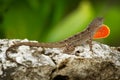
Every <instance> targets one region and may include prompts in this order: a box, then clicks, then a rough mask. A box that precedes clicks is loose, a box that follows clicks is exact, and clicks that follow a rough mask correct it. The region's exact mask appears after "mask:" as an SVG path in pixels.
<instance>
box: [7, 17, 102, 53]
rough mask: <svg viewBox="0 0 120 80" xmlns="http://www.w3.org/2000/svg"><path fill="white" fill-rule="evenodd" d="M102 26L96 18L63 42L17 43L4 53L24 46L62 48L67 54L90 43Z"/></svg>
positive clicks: (100, 21) (99, 19)
mask: <svg viewBox="0 0 120 80" xmlns="http://www.w3.org/2000/svg"><path fill="white" fill-rule="evenodd" d="M102 24H103V18H101V17H98V18H95V19H94V20H93V21H92V22H91V23H90V24H89V25H88V27H87V28H86V29H85V30H84V31H82V32H80V33H78V34H75V35H73V36H72V37H69V38H67V39H65V40H63V41H60V42H53V43H36V42H18V43H15V44H14V45H12V46H10V47H9V48H8V49H7V50H6V52H7V51H9V50H11V49H12V48H14V47H18V46H21V45H26V46H31V47H43V48H64V52H65V53H69V52H71V51H74V49H75V47H76V46H79V45H81V44H84V43H85V42H86V41H89V42H91V41H92V38H93V35H94V34H95V32H96V31H97V30H98V29H99V28H100V27H101V25H102ZM89 45H90V46H92V44H90V43H89ZM90 49H92V47H90Z"/></svg>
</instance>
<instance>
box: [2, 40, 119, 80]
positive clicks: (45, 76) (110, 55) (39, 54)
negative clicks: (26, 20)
mask: <svg viewBox="0 0 120 80" xmlns="http://www.w3.org/2000/svg"><path fill="white" fill-rule="evenodd" d="M17 42H29V41H28V40H27V39H25V40H17V39H15V40H7V39H2V40H0V80H120V48H119V47H118V48H117V47H109V46H108V45H105V44H101V43H98V42H93V43H92V46H93V47H92V49H93V51H90V48H89V45H88V44H83V45H80V46H77V47H76V48H75V51H73V52H72V53H69V54H68V53H63V48H41V47H30V46H25V45H22V46H19V47H15V48H13V49H11V50H10V51H8V52H7V53H6V50H7V49H8V48H9V47H10V46H11V45H14V44H15V43H17ZM32 42H37V41H32Z"/></svg>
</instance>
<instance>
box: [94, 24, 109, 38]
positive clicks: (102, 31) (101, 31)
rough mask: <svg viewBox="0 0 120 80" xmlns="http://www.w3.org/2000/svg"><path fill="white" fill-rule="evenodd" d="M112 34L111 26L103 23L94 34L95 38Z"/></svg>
mask: <svg viewBox="0 0 120 80" xmlns="http://www.w3.org/2000/svg"><path fill="white" fill-rule="evenodd" d="M109 34H110V28H109V27H108V26H107V25H104V24H103V25H102V26H101V27H100V28H99V29H98V30H97V32H96V33H95V34H94V36H93V39H100V38H106V37H108V36H109Z"/></svg>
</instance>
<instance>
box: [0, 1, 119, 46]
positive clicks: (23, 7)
mask: <svg viewBox="0 0 120 80" xmlns="http://www.w3.org/2000/svg"><path fill="white" fill-rule="evenodd" d="M119 15H120V4H119V0H118V1H117V0H99V1H98V0H0V38H7V39H24V38H27V39H30V40H38V41H40V42H55V41H60V40H63V39H65V38H67V37H69V36H71V35H73V34H75V33H77V32H80V31H82V30H83V29H84V28H85V27H86V26H87V25H88V24H89V23H90V21H91V20H92V19H93V18H95V17H97V16H103V17H104V18H105V21H104V24H106V25H108V26H109V27H110V29H111V34H110V36H109V37H108V38H105V39H100V40H99V41H100V42H103V43H107V44H109V45H112V46H120V27H119V26H120V23H119V21H120V16H119Z"/></svg>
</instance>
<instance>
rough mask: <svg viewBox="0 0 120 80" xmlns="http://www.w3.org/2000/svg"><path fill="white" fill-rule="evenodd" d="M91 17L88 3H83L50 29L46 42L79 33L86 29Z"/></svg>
mask: <svg viewBox="0 0 120 80" xmlns="http://www.w3.org/2000/svg"><path fill="white" fill-rule="evenodd" d="M92 17H93V9H92V6H91V4H90V2H88V1H83V2H82V3H80V5H79V7H78V8H77V9H76V10H75V11H74V12H73V13H71V14H70V15H69V16H67V17H66V18H65V19H64V20H63V21H62V22H60V23H59V24H58V25H56V26H55V27H54V28H53V29H51V31H50V32H49V34H48V36H47V37H46V41H50V42H53V41H55V40H56V41H58V40H62V39H64V38H67V37H68V36H70V35H73V34H75V33H76V32H80V31H81V30H82V29H83V28H85V27H86V25H85V24H86V23H88V22H89V21H90V19H91V18H92Z"/></svg>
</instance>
